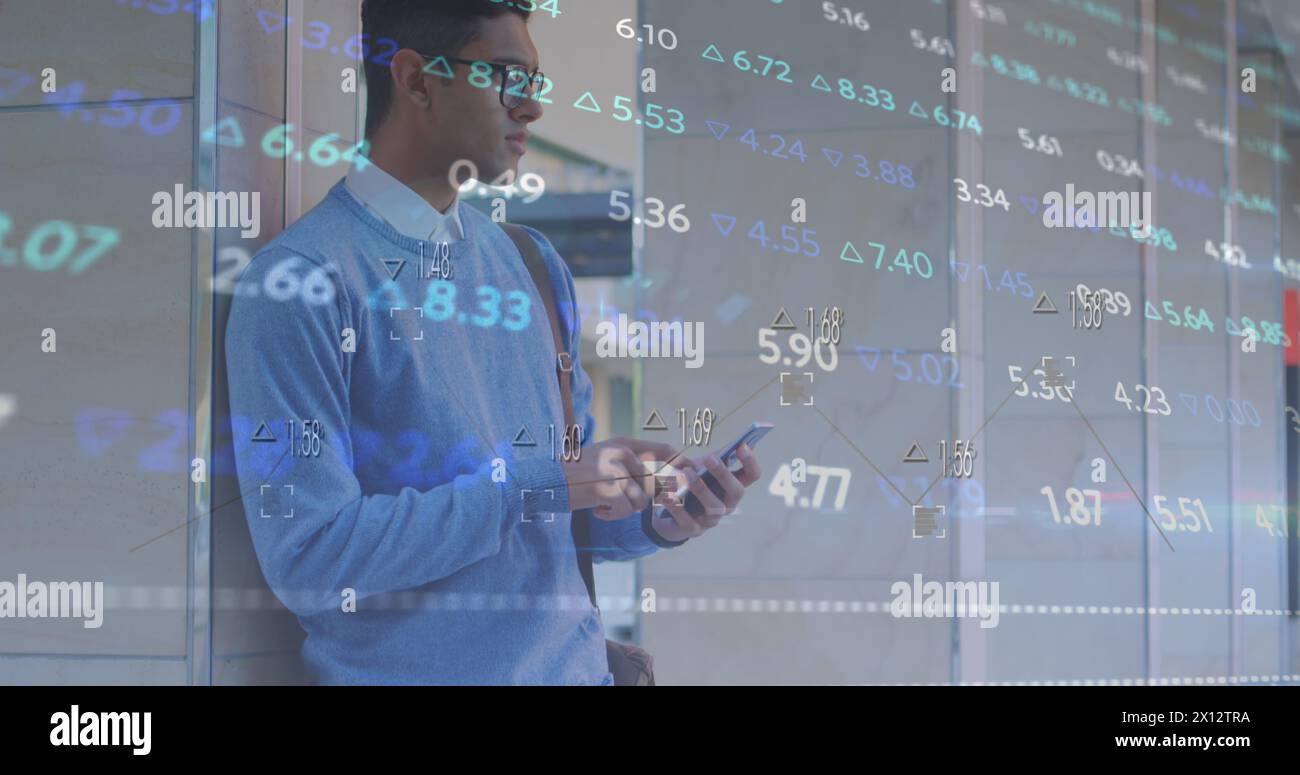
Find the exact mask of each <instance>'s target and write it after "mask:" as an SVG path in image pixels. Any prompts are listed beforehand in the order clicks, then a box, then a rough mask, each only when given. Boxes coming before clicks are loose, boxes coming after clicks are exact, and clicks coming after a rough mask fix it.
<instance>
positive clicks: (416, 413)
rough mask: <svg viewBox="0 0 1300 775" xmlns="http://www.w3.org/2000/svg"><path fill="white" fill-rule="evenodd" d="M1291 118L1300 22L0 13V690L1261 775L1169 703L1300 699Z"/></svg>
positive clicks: (1182, 15)
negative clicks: (637, 723) (926, 721)
mask: <svg viewBox="0 0 1300 775" xmlns="http://www.w3.org/2000/svg"><path fill="white" fill-rule="evenodd" d="M1298 79H1300V3H1297V2H1293V1H1292V0H1129V1H1128V2H1121V1H1120V0H997V2H993V1H991V0H889V1H886V0H848V2H839V1H836V2H819V1H817V0H707V1H705V0H545V1H542V0H513V1H512V2H501V1H499V0H443V1H441V2H434V1H432V0H429V1H422V0H366V1H365V2H361V0H195V1H194V2H187V1H186V0H9V1H8V2H0V535H3V539H0V684H4V685H7V686H11V685H19V684H29V685H30V684H34V685H39V686H45V687H51V686H61V687H76V686H89V685H102V684H110V685H114V686H117V687H145V686H159V685H168V686H171V685H185V686H189V685H199V686H264V685H275V686H286V685H291V686H305V685H311V684H331V685H333V684H362V685H379V684H383V685H391V684H419V685H448V684H456V685H475V686H481V685H497V684H510V685H519V684H527V685H534V684H543V685H816V686H825V685H854V686H872V687H886V686H888V687H917V688H915V689H912V688H908V689H903V690H902V691H895V692H894V694H901V695H903V696H906V695H907V694H908V692H909V691H916V692H920V691H923V690H922V689H920V688H919V687H947V686H977V687H1019V686H1024V687H1062V689H1057V690H1045V691H1051V692H1052V694H1053V695H1054V699H1055V700H1057V701H1059V702H1062V703H1064V702H1072V701H1073V700H1071V699H1070V697H1072V696H1075V695H1077V694H1078V693H1080V692H1089V691H1090V690H1088V689H1084V688H1082V687H1120V686H1122V687H1133V688H1134V690H1132V691H1131V693H1130V690H1123V691H1124V694H1122V695H1115V696H1116V697H1120V696H1122V697H1123V702H1120V701H1119V700H1118V699H1116V700H1113V701H1112V700H1107V699H1105V696H1104V695H1103V699H1101V700H1100V702H1101V706H1099V707H1102V706H1104V710H1101V709H1099V710H1097V711H1096V713H1095V714H1093V713H1092V711H1081V713H1083V714H1084V715H1090V716H1091V715H1095V716H1096V719H1095V721H1090V722H1087V723H1095V724H1097V725H1098V727H1097V728H1098V729H1102V728H1103V727H1104V729H1105V734H1104V735H1102V734H1097V735H1094V736H1093V737H1092V738H1091V739H1089V740H1088V741H1087V742H1086V743H1084V742H1083V741H1076V742H1080V743H1081V744H1082V745H1084V746H1085V747H1091V748H1096V749H1100V748H1103V747H1109V748H1120V747H1163V748H1197V749H1198V750H1205V749H1209V748H1232V747H1237V748H1250V747H1252V746H1254V747H1259V746H1261V745H1264V740H1263V739H1262V738H1263V735H1262V734H1258V733H1259V729H1258V728H1257V727H1253V726H1252V724H1255V723H1257V720H1258V719H1260V718H1262V716H1260V715H1259V714H1261V713H1264V714H1267V711H1262V710H1259V709H1257V708H1255V707H1254V706H1253V705H1251V703H1254V702H1257V701H1259V700H1258V697H1259V695H1258V693H1256V694H1246V695H1245V696H1244V697H1243V696H1242V692H1236V693H1234V692H1230V691H1229V692H1219V693H1213V692H1208V693H1207V692H1203V691H1199V690H1198V691H1196V692H1195V694H1193V695H1191V696H1190V697H1189V696H1188V695H1186V694H1184V695H1181V696H1179V695H1177V694H1174V695H1173V696H1171V695H1170V694H1169V693H1167V692H1163V691H1162V690H1160V689H1158V688H1155V687H1172V686H1179V687H1211V686H1219V687H1230V686H1236V687H1246V686H1250V687H1262V686H1264V685H1267V686H1271V687H1288V686H1290V687H1293V686H1295V685H1297V684H1300V625H1298V621H1300V540H1298V539H1297V509H1296V506H1297V502H1298V500H1300V93H1298V92H1297V88H1296V84H1297V80H1298ZM1063 687H1081V688H1079V689H1063ZM1138 687H1141V688H1140V689H1139V688H1138ZM1243 691H1245V692H1250V691H1252V690H1250V689H1246V690H1243ZM1064 692H1070V693H1071V694H1070V695H1069V696H1064ZM60 696H62V695H60ZM124 696H126V695H124ZM1207 696H1212V697H1213V698H1214V699H1215V700H1217V702H1206V701H1205V700H1206V697H1207ZM1276 696H1277V695H1269V697H1270V698H1272V697H1276ZM132 697H134V699H132V700H131V702H134V703H135V704H134V705H132V704H131V703H130V702H128V703H126V704H124V705H122V707H120V708H119V707H114V706H113V702H112V698H113V695H111V694H109V695H102V694H99V695H93V696H90V697H88V698H87V700H86V701H85V702H81V703H77V700H76V697H75V696H71V695H70V699H69V701H68V702H67V703H64V702H63V701H62V699H60V700H59V703H58V707H57V708H55V709H54V710H52V711H50V714H53V715H52V716H51V715H50V714H46V715H42V717H41V719H40V726H41V729H42V730H43V731H42V732H41V734H42V738H41V739H42V745H44V744H45V743H44V741H45V738H46V737H48V738H49V741H48V745H49V747H51V748H60V747H61V746H65V745H66V746H69V747H77V746H80V745H88V746H95V745H110V746H111V745H119V747H123V748H132V749H133V751H132V753H133V755H137V756H146V757H147V756H150V755H152V753H151V752H150V751H147V750H144V749H147V748H149V746H150V744H149V743H147V742H145V739H146V738H147V737H148V735H149V732H148V726H147V724H146V722H145V720H144V718H143V717H140V718H135V717H131V718H130V719H127V718H116V719H105V718H101V717H99V716H96V714H97V713H99V714H101V715H102V714H103V713H112V712H115V711H118V710H121V711H123V712H125V711H128V710H139V711H145V710H148V707H147V706H148V702H147V699H146V698H147V695H143V696H138V697H137V696H134V695H132ZM1144 697H1145V698H1149V699H1143V698H1144ZM96 698H98V699H96ZM1085 701H1086V702H1093V701H1097V700H1096V697H1095V696H1093V695H1091V694H1090V695H1089V696H1088V698H1087V699H1086V700H1085ZM968 702H969V700H968ZM78 704H79V707H77V708H75V709H74V707H73V706H74V705H78ZM1112 705H1113V707H1112ZM137 706H138V707H137ZM1121 706H1122V707H1121ZM1252 711H1253V713H1254V715H1255V719H1254V720H1252V718H1251V715H1252ZM918 712H921V711H919V710H918ZM60 714H61V715H60ZM155 716H157V714H155ZM47 718H48V721H47ZM114 723H118V724H119V726H120V728H119V727H113V724H114ZM168 723H169V722H167V721H166V720H159V721H158V724H157V725H156V726H155V727H154V731H155V732H159V731H160V730H163V729H165V728H166V725H167V724H168ZM110 727H112V728H111V729H110ZM110 732H111V733H112V734H111V735H110ZM119 732H120V733H121V734H120V735H119V734H118V733H119ZM1112 732H1113V733H1114V735H1115V737H1114V738H1113V739H1112V738H1111V737H1109V735H1110V734H1111V733H1112ZM1152 735H1154V737H1152ZM1120 736H1130V737H1131V738H1132V739H1131V740H1129V739H1128V738H1125V742H1120ZM110 737H111V738H112V739H113V740H116V741H117V742H116V743H106V742H104V740H106V739H109V738H110ZM1148 738H1150V740H1153V741H1154V742H1149V741H1148ZM59 741H62V742H59ZM83 741H89V742H83ZM1134 741H1136V742H1134ZM159 742H160V743H161V741H159ZM173 743H174V740H173ZM142 751H143V753H142Z"/></svg>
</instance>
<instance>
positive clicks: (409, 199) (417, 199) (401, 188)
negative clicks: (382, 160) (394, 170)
mask: <svg viewBox="0 0 1300 775" xmlns="http://www.w3.org/2000/svg"><path fill="white" fill-rule="evenodd" d="M363 167H364V169H363ZM345 185H346V186H347V188H348V191H350V192H351V193H352V195H353V196H355V197H356V198H357V199H358V200H360V201H361V203H362V204H364V205H365V206H366V207H367V208H369V209H370V210H372V211H373V212H374V213H375V214H376V215H378V216H379V217H380V218H381V219H383V221H384V222H385V223H387V224H388V225H389V226H392V227H393V228H394V229H396V230H397V231H399V232H400V233H402V234H405V235H406V236H408V237H414V238H416V239H421V240H430V241H433V242H441V241H450V240H459V239H463V238H464V235H465V229H464V226H463V224H462V223H461V218H460V197H459V196H457V197H456V198H455V199H453V200H452V202H451V206H450V207H448V208H447V212H446V213H440V212H438V211H437V210H436V209H434V207H433V206H432V205H430V204H429V203H428V202H426V201H425V200H424V198H423V197H421V196H420V195H419V194H417V193H415V192H414V191H412V190H411V189H410V188H409V187H408V186H406V184H404V183H402V182H401V181H400V180H398V179H397V178H395V177H393V176H392V175H390V174H388V173H387V172H385V171H384V170H382V169H380V167H379V165H377V164H375V163H374V162H373V161H369V160H367V163H366V164H365V165H357V164H354V165H352V167H351V169H349V170H348V174H347V178H346V181H345ZM440 232H441V234H440Z"/></svg>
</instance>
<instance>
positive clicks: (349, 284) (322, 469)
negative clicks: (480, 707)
mask: <svg viewBox="0 0 1300 775" xmlns="http://www.w3.org/2000/svg"><path fill="white" fill-rule="evenodd" d="M462 210H463V218H464V226H465V231H466V234H465V239H463V240H461V241H459V242H454V243H451V246H450V256H449V257H448V258H449V263H450V266H451V268H452V273H453V274H452V277H451V280H450V281H447V280H443V279H441V278H440V277H437V276H432V277H431V276H430V275H431V272H430V267H431V266H432V265H433V264H434V259H435V258H438V259H439V260H440V259H441V256H442V254H441V253H438V252H437V251H438V248H439V246H437V245H435V244H434V243H431V242H426V241H423V240H418V239H414V238H411V237H408V236H405V235H403V234H400V233H398V232H397V231H396V230H394V229H392V228H391V227H390V226H388V225H387V224H385V223H384V222H383V221H382V220H380V219H378V218H377V217H375V216H374V215H373V214H371V213H370V212H368V211H367V210H366V209H365V208H364V207H363V206H362V205H361V203H360V202H358V201H357V200H356V199H355V198H354V197H353V196H352V195H351V194H350V193H348V191H347V190H346V188H345V187H344V186H343V184H342V182H341V181H340V182H339V183H338V184H336V185H335V186H334V187H333V188H332V189H331V190H330V192H329V194H328V195H327V196H326V197H325V199H324V200H323V201H322V202H321V203H320V204H319V205H317V206H316V207H315V208H313V209H312V210H311V211H310V212H308V213H307V214H306V215H304V216H303V217H302V219H300V220H299V221H298V222H297V223H295V224H294V225H293V226H292V227H291V228H289V229H288V230H286V231H285V232H284V233H283V234H281V235H280V236H279V237H277V238H276V239H275V240H273V241H272V242H271V243H269V244H268V245H267V246H266V247H265V248H263V249H262V250H261V251H260V252H259V253H258V254H257V255H256V256H255V257H254V258H253V259H252V261H251V262H250V263H249V265H248V266H247V267H246V268H245V270H244V272H243V274H242V275H241V277H240V280H239V283H238V284H237V286H236V289H235V296H234V302H233V305H232V308H231V313H230V322H229V325H228V328H227V334H226V362H227V367H228V371H229V381H230V408H231V413H232V417H234V418H235V420H236V426H237V427H239V426H244V427H251V428H257V426H259V425H260V424H261V423H262V422H265V423H266V426H267V427H266V429H265V431H264V432H262V433H261V434H260V436H261V437H263V438H266V437H274V438H275V441H273V442H272V441H256V440H254V439H253V437H252V436H253V434H251V433H244V434H237V435H241V436H242V438H237V440H236V467H237V471H238V474H239V484H240V491H241V492H242V493H244V496H245V497H244V507H245V513H246V514H247V518H248V525H249V529H250V531H251V533H252V537H253V543H254V546H255V547H256V550H257V557H258V561H259V562H260V564H261V567H262V572H263V573H264V574H265V576H266V579H267V581H268V583H269V584H270V586H271V588H272V589H273V590H274V592H275V593H276V595H277V596H278V597H279V599H280V600H281V601H282V602H283V603H284V604H285V605H286V606H287V607H288V608H289V609H290V610H292V611H293V612H294V613H295V614H296V615H297V616H298V619H299V621H300V622H301V624H302V626H303V628H304V629H305V630H306V631H307V640H306V642H305V643H304V645H303V658H304V661H305V662H306V664H307V666H308V668H309V669H310V670H311V671H312V673H313V674H314V676H315V677H316V679H317V680H318V681H320V682H322V683H440V684H459V683H474V684H483V683H548V684H552V683H553V684H610V683H612V682H613V679H612V676H611V675H610V673H609V670H608V665H607V663H606V659H605V644H604V634H603V627H602V624H601V620H600V612H599V610H598V609H597V608H596V607H594V606H592V605H591V603H590V601H589V599H588V595H587V588H586V585H585V584H584V582H583V580H582V576H581V575H580V572H579V568H578V561H577V556H576V549H575V547H574V543H573V538H572V535H571V534H570V519H571V514H570V508H569V502H568V490H567V485H566V481H565V477H564V471H563V468H562V465H561V464H560V463H559V462H557V459H556V458H557V457H558V454H557V455H555V456H554V457H553V455H552V439H554V440H555V449H556V451H557V452H558V450H559V448H560V438H561V433H562V428H563V425H564V411H563V409H562V407H561V403H560V391H559V387H558V385H557V384H556V376H555V362H556V361H555V346H554V342H553V338H552V335H551V330H550V327H549V323H548V322H547V319H546V308H545V307H544V306H543V304H542V302H541V299H540V297H539V296H538V294H537V291H536V288H535V287H534V285H533V282H532V279H531V278H530V276H529V274H528V270H527V268H526V266H525V265H524V263H523V260H522V258H521V257H520V255H519V253H518V251H517V250H516V249H515V246H514V244H513V243H512V242H511V241H510V239H509V237H508V236H507V235H506V234H505V233H504V232H503V231H502V230H501V229H500V227H498V226H497V225H496V224H495V223H493V222H492V221H491V220H490V219H488V218H487V217H486V216H485V215H483V214H482V213H480V212H478V211H477V210H475V209H473V208H470V207H466V208H462ZM529 233H530V234H531V236H532V237H533V238H534V239H536V240H537V241H538V243H539V244H540V246H541V249H542V254H543V256H544V258H545V259H546V263H547V267H548V269H549V270H550V275H551V280H552V282H553V283H554V286H555V287H556V288H557V289H558V290H557V292H556V293H557V304H558V308H559V310H560V313H561V318H563V319H564V323H565V328H566V331H567V334H568V350H569V352H571V353H573V354H574V356H575V361H576V356H577V353H578V350H579V346H578V343H579V330H578V325H577V317H576V315H574V314H573V310H574V309H575V308H576V305H575V302H574V290H573V279H572V276H571V275H570V273H569V271H568V268H567V267H566V266H565V265H564V262H563V261H562V260H561V259H560V257H559V256H558V255H557V254H556V252H555V250H554V248H552V247H551V245H550V243H549V242H548V241H547V240H546V239H545V237H543V236H542V235H541V234H540V233H538V232H536V231H534V230H531V229H530V230H529ZM401 262H404V263H401ZM421 266H423V268H424V272H425V275H424V277H421V276H420V270H421ZM394 273H395V274H396V277H395V278H391V277H390V275H392V274H394ZM591 393H592V385H591V380H590V379H589V378H588V377H587V375H586V373H585V372H584V371H583V370H582V367H581V363H575V367H574V372H573V400H574V412H575V417H576V418H578V422H580V423H581V424H582V425H583V431H584V433H583V438H584V440H586V441H590V440H591V439H593V438H594V437H595V427H594V423H593V420H592V417H591V414H590V412H589V407H590V405H591ZM290 421H292V422H293V425H292V432H293V438H289V432H290V425H289V422H290ZM317 423H319V426H317ZM550 426H554V431H552V430H551V429H550ZM525 427H526V428H527V431H526V433H527V436H531V439H532V440H533V441H535V442H536V444H535V446H526V445H517V444H515V443H513V442H515V440H516V437H517V436H520V435H522V433H523V431H522V430H521V429H523V428H525ZM317 428H319V432H317ZM519 440H520V441H523V442H527V441H528V438H526V437H525V438H521V439H519ZM291 444H292V448H291ZM497 458H499V459H500V462H497V463H496V464H495V465H494V459H497ZM494 471H495V472H496V476H494V475H493V474H494ZM503 476H504V481H496V480H498V479H501V478H502V477H503ZM643 516H645V514H644V513H643V514H635V515H632V516H630V517H628V518H626V519H622V520H618V521H601V520H596V519H593V520H591V525H592V543H593V546H594V550H595V559H596V561H597V562H600V561H605V560H625V559H631V558H635V557H640V556H643V555H646V554H649V553H651V552H653V551H655V550H656V548H657V547H659V546H668V545H669V544H668V543H667V542H665V541H663V540H662V539H661V538H659V537H658V536H657V535H656V534H654V532H653V528H651V527H649V525H648V521H646V520H643V519H642V518H643Z"/></svg>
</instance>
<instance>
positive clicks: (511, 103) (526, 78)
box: [416, 51, 546, 109]
mask: <svg viewBox="0 0 1300 775" xmlns="http://www.w3.org/2000/svg"><path fill="white" fill-rule="evenodd" d="M416 53H417V54H419V53H420V52H418V51H417V52H416ZM420 56H422V57H424V58H425V59H428V60H431V61H430V62H429V64H428V65H426V66H425V68H424V70H425V72H429V73H433V74H434V75H441V76H442V77H443V78H451V77H452V72H451V64H450V63H453V62H454V63H455V64H458V65H470V67H471V69H472V70H473V72H472V73H470V76H469V83H470V85H471V86H476V87H478V88H480V89H486V88H487V87H489V86H491V85H492V79H491V77H490V76H489V74H488V73H493V74H495V73H497V72H500V73H502V77H501V90H500V94H499V95H498V98H499V99H500V100H501V105H502V106H503V107H505V108H509V109H513V108H517V107H519V106H520V105H522V104H523V103H524V99H526V98H529V97H536V96H537V93H538V92H539V91H540V90H541V89H542V87H543V86H544V85H545V83H546V76H545V75H543V74H542V71H541V70H533V71H532V72H529V71H528V68H526V67H524V66H523V65H503V64H499V63H497V62H484V61H483V60H481V59H460V58H458V57H449V56H437V57H432V56H429V55H428V54H420ZM439 59H441V60H442V61H443V62H446V63H449V64H448V65H447V72H446V73H441V72H438V71H437V70H432V69H430V68H432V67H433V62H435V61H437V60H439ZM475 65H482V66H484V67H486V68H488V72H487V73H485V72H482V71H480V70H479V69H478V68H477V67H475ZM475 76H478V77H480V78H483V79H486V80H487V83H485V84H478V83H475V82H474V81H475Z"/></svg>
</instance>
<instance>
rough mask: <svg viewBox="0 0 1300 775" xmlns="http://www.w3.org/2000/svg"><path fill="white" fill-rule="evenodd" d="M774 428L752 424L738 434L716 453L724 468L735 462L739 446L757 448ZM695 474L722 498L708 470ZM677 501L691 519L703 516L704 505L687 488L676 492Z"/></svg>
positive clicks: (697, 470)
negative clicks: (746, 445) (744, 445)
mask: <svg viewBox="0 0 1300 775" xmlns="http://www.w3.org/2000/svg"><path fill="white" fill-rule="evenodd" d="M775 427H776V426H775V425H773V424H772V423H770V422H756V423H753V424H752V425H750V426H749V427H748V428H747V429H746V430H745V432H744V433H742V434H740V436H739V437H737V438H736V440H735V441H733V442H731V444H729V445H728V446H727V448H726V449H724V450H723V451H722V452H720V453H718V459H719V460H721V461H722V464H723V465H724V466H726V467H727V468H731V464H732V463H734V462H736V450H737V449H739V448H740V445H741V444H748V445H749V448H750V449H753V448H754V447H757V446H758V442H759V441H760V440H762V438H763V437H764V436H766V435H767V433H768V431H770V430H772V429H773V428H775ZM696 473H697V474H699V475H700V478H701V479H703V480H704V483H705V484H706V485H708V488H709V489H710V490H711V491H713V494H714V495H716V496H718V497H719V498H722V497H723V495H724V493H725V491H724V490H723V489H722V485H721V484H719V483H718V480H717V479H715V478H714V476H713V473H712V472H711V471H709V469H707V468H699V469H696ZM677 500H679V501H681V502H682V505H684V506H685V507H686V511H687V512H688V513H689V514H690V515H691V516H692V517H702V516H704V514H705V511H704V504H702V503H700V499H699V498H697V497H695V493H693V492H691V491H690V488H689V487H683V488H681V489H680V490H678V491H677Z"/></svg>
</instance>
